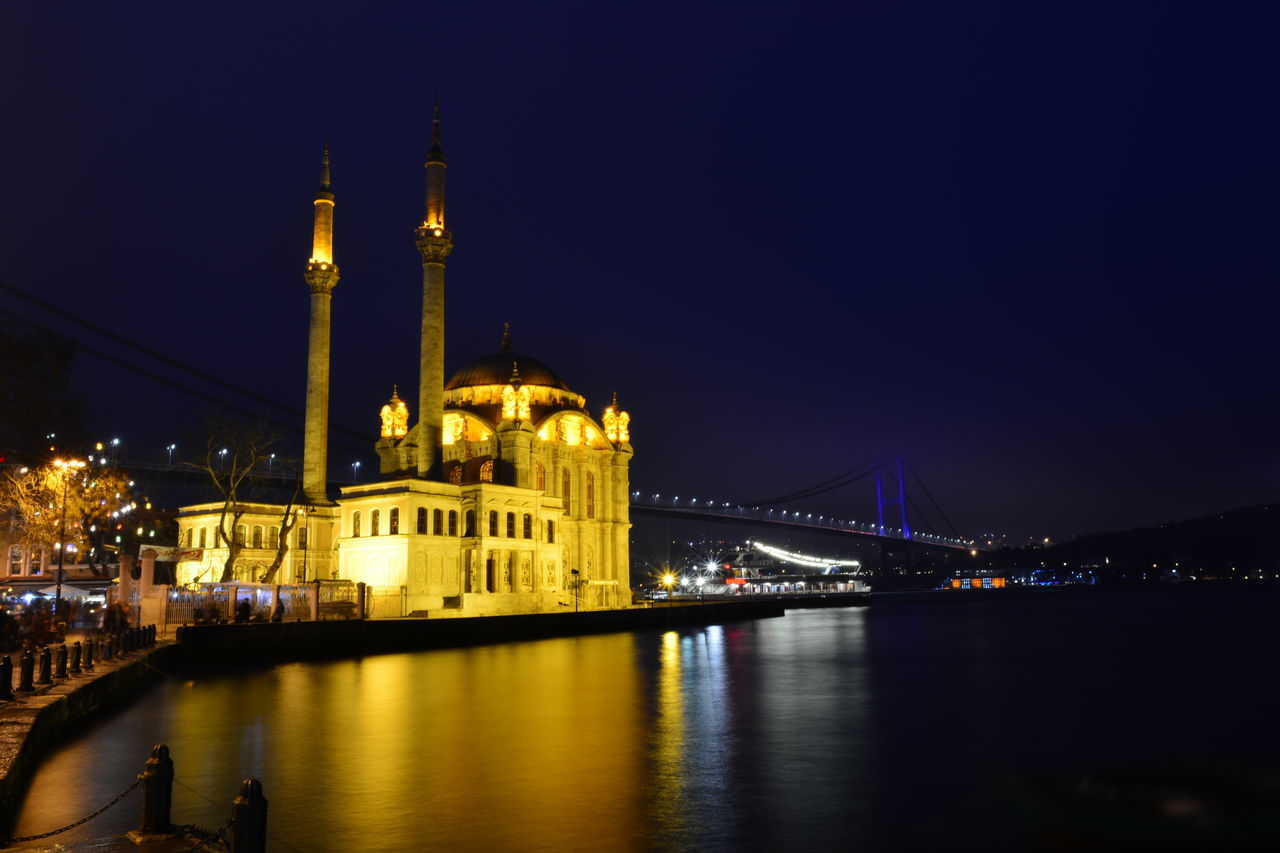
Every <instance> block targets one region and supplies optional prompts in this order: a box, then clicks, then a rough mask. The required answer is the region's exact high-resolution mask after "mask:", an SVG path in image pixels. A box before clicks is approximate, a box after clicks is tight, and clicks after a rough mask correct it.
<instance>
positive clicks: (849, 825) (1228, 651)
mask: <svg viewBox="0 0 1280 853" xmlns="http://www.w3.org/2000/svg"><path fill="white" fill-rule="evenodd" d="M957 595H959V596H961V598H960V599H959V600H958V599H957V598H956V596H957ZM964 596H965V593H943V594H939V597H938V598H935V599H932V600H928V601H925V602H918V601H897V602H895V601H894V599H893V598H892V597H889V598H888V599H882V600H878V601H877V603H876V604H875V605H874V606H873V607H871V608H869V609H837V610H816V611H791V612H790V613H789V614H788V615H787V616H786V617H785V618H781V619H765V620H760V621H756V622H750V623H738V624H732V625H725V626H712V627H708V628H704V629H691V630H685V631H680V632H668V633H662V632H638V633H634V634H630V633H628V634H615V635H607V636H594V637H583V638H571V639H559V640H546V641H539V642H529V643H513V644H505V645H499V646H489V647H481V648H473V649H461V650H449V651H440V652H420V653H413V654H404V655H386V656H379V657H371V658H366V659H364V660H361V661H350V662H339V663H327V664H294V665H288V666H280V667H276V668H274V669H271V670H268V671H258V672H253V673H250V674H247V675H242V676H238V677H201V678H198V679H196V680H195V681H176V680H174V681H167V682H165V683H162V684H159V685H157V686H156V687H155V688H154V689H152V690H150V691H148V692H147V693H146V694H145V695H144V696H142V697H141V698H140V699H139V700H138V701H137V702H136V703H134V704H132V705H131V706H129V707H128V708H127V709H125V710H122V711H120V712H117V713H115V714H113V715H111V716H109V717H107V718H104V719H102V720H100V721H98V722H95V724H94V725H92V726H90V727H88V729H87V731H86V732H85V733H84V735H83V736H82V737H80V738H79V739H77V740H74V741H72V742H69V743H67V744H66V745H65V746H64V747H63V748H62V749H60V750H58V751H57V752H56V753H54V754H52V755H50V756H49V758H48V759H47V760H46V761H45V762H44V764H43V765H42V767H41V770H40V772H39V774H38V775H37V777H36V779H35V780H34V783H33V785H32V787H31V789H30V792H29V794H28V797H27V799H26V802H25V804H24V807H23V811H22V814H21V816H20V818H19V822H18V826H17V827H16V833H15V834H19V835H23V834H28V833H34V832H41V831H44V830H47V829H50V828H53V827H55V826H59V825H62V824H64V823H67V822H70V821H71V820H75V819H77V818H79V817H82V816H83V815H85V814H87V813H88V812H90V811H92V810H93V809H94V808H96V807H97V806H98V805H100V804H101V803H103V802H105V801H107V800H108V799H110V798H111V797H112V796H114V795H115V794H116V793H117V792H119V791H120V790H122V789H123V788H124V787H125V786H127V785H128V784H129V782H130V781H132V779H133V777H134V776H135V775H136V774H137V772H138V771H139V770H140V769H141V765H142V762H143V761H144V760H145V758H146V756H147V754H148V751H149V749H150V747H151V745H152V744H154V743H156V742H161V741H163V742H165V743H167V744H169V746H170V749H171V750H172V753H173V756H174V759H175V765H176V770H177V778H178V780H179V781H180V783H181V785H179V786H178V787H176V788H175V803H174V816H175V818H176V819H177V820H178V821H179V822H184V823H198V824H201V825H205V826H210V827H213V826H220V825H221V824H222V823H223V822H224V821H225V820H226V818H227V816H228V814H229V803H230V800H231V799H232V797H233V796H234V795H235V793H236V791H237V788H238V783H239V781H240V780H241V779H242V778H244V777H246V776H251V775H252V776H256V777H258V778H260V779H261V780H262V782H263V786H264V790H265V792H266V794H267V797H268V798H269V799H270V822H269V829H270V835H271V845H272V849H274V850H307V851H327V850H335V851H337V850H342V851H347V850H406V849H428V850H430V849H438V850H521V851H528V850H556V851H573V850H584V851H585V850H592V851H601V850H620V851H626V850H695V849H696V850H782V849H786V850H845V849H851V848H860V849H865V850H880V849H921V850H924V849H966V848H969V847H974V846H980V847H982V848H983V849H985V850H1025V849H1029V848H1030V849H1034V844H1033V842H1032V839H1031V836H1030V835H1029V834H1028V831H1027V830H1026V829H1025V828H1024V826H1023V824H1022V822H1021V820H1020V818H1019V815H1020V814H1021V811H1020V809H1019V807H1018V802H1017V801H1016V799H1014V798H1012V797H1011V796H1009V795H1008V794H1007V793H1006V792H1007V790H1008V783H1009V782H1010V781H1015V780H1019V779H1024V778H1027V777H1029V776H1037V775H1042V774H1050V775H1057V774H1061V775H1064V776H1070V775H1071V774H1076V773H1083V772H1087V771H1106V770H1126V769H1135V768H1161V767H1172V766H1176V765H1178V764H1179V763H1182V762H1187V761H1191V762H1224V761H1230V762H1242V763H1247V764H1259V763H1261V764H1265V765H1269V766H1271V767H1276V766H1280V765H1278V764H1277V763H1276V762H1277V760H1280V755H1277V754H1276V753H1277V751H1278V750H1277V746H1276V740H1275V738H1274V736H1273V735H1272V731H1273V729H1274V719H1273V717H1274V710H1275V702H1274V700H1275V698H1276V689H1275V688H1274V687H1273V686H1272V678H1271V675H1270V672H1269V668H1263V667H1261V666H1260V664H1262V663H1263V662H1264V661H1266V660H1267V659H1269V658H1270V656H1271V655H1272V654H1273V653H1274V651H1275V645H1276V644H1275V641H1274V639H1273V637H1272V632H1271V631H1270V630H1269V629H1268V627H1267V626H1268V625H1270V623H1271V620H1272V618H1273V614H1274V613H1275V606H1276V604H1277V603H1278V602H1280V595H1278V594H1277V591H1276V590H1275V589H1272V588H1270V587H1261V586H1258V587H1253V588H1250V587H1248V586H1236V587H1207V586H1204V585H1201V586H1199V587H1196V586H1187V587H1170V588H1157V589H1145V590H1140V591H1138V590H1086V591H1080V592H1067V593H1065V594H1059V593H1049V594H1046V595H1044V596H1037V597H1032V598H1012V597H1000V596H997V595H984V596H979V597H973V596H972V595H970V597H968V598H964ZM138 809H139V802H138V799H137V795H136V794H135V795H132V796H131V798H130V799H129V800H127V801H126V802H125V803H123V804H122V805H121V806H118V807H117V808H116V809H113V810H112V811H110V812H108V813H107V814H106V815H104V816H103V817H100V818H98V819H97V820H95V821H93V822H91V823H90V824H88V825H86V826H85V827H82V828H81V829H80V830H77V831H75V832H73V833H69V834H67V835H65V836H60V837H59V839H58V840H67V839H71V838H86V837H95V836H102V835H107V834H113V833H119V832H123V831H126V830H128V829H130V828H133V827H134V826H136V823H137V818H138Z"/></svg>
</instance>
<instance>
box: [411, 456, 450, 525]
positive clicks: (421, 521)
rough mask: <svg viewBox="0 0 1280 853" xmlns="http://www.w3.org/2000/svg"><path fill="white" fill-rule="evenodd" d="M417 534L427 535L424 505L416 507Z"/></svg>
mask: <svg viewBox="0 0 1280 853" xmlns="http://www.w3.org/2000/svg"><path fill="white" fill-rule="evenodd" d="M454 470H457V469H454ZM418 535H419V536H426V535H427V508H426V507H425V506H420V507H418Z"/></svg>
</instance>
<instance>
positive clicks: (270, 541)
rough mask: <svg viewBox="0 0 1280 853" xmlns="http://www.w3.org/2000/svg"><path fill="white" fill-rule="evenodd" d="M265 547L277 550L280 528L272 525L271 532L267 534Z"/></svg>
mask: <svg viewBox="0 0 1280 853" xmlns="http://www.w3.org/2000/svg"><path fill="white" fill-rule="evenodd" d="M267 547H268V548H271V549H272V550H277V549H279V547H280V528H279V527H273V528H271V532H270V533H268V534H267Z"/></svg>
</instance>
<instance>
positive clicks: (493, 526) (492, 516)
mask: <svg viewBox="0 0 1280 853" xmlns="http://www.w3.org/2000/svg"><path fill="white" fill-rule="evenodd" d="M489 535H490V536H497V535H498V511H497V510H496V509H491V510H489Z"/></svg>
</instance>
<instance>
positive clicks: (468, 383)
mask: <svg viewBox="0 0 1280 853" xmlns="http://www.w3.org/2000/svg"><path fill="white" fill-rule="evenodd" d="M513 366H514V367H515V368H517V369H518V370H519V371H520V382H521V383H523V384H525V385H546V386H548V387H551V388H559V389H561V390H562V391H569V390H571V389H570V388H569V386H568V385H566V384H564V380H563V379H561V378H560V377H559V376H558V375H557V374H556V372H555V371H554V370H552V369H551V368H549V367H547V366H546V365H545V364H543V363H542V362H540V361H538V360H537V359H536V358H530V357H529V356H527V355H520V354H519V353H514V352H510V351H508V352H495V353H494V354H493V355H485V356H481V357H480V358H477V359H476V360H475V361H473V362H471V363H470V364H468V365H467V366H465V367H463V368H462V369H461V370H459V371H458V372H457V373H455V374H453V376H452V377H450V378H449V381H448V382H447V383H445V386H444V390H446V391H452V390H454V389H455V388H470V387H474V386H478V385H506V384H507V383H509V382H510V381H511V370H512V367H513Z"/></svg>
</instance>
